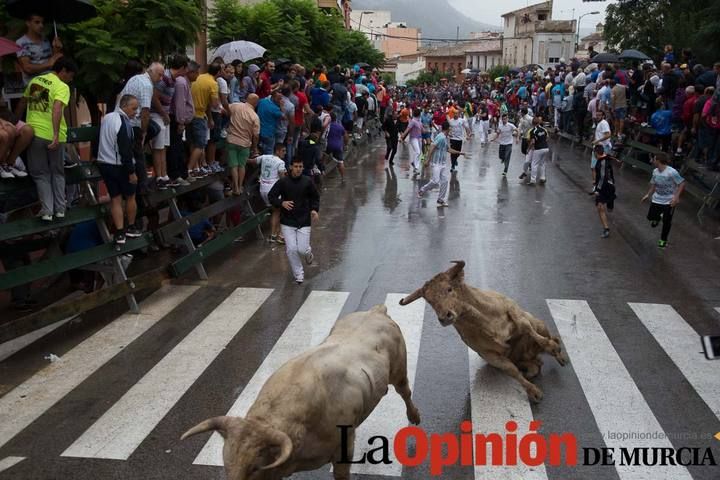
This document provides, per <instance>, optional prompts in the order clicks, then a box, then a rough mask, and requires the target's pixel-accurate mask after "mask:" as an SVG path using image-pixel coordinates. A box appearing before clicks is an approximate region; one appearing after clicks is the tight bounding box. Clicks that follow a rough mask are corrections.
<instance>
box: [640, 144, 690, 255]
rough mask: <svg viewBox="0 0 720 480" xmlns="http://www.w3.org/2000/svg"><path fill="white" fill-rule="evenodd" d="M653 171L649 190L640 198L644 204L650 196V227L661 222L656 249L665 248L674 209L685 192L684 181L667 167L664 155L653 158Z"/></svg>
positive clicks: (666, 159)
mask: <svg viewBox="0 0 720 480" xmlns="http://www.w3.org/2000/svg"><path fill="white" fill-rule="evenodd" d="M654 163H655V167H656V168H655V170H653V174H652V180H650V189H649V190H648V192H647V193H646V194H645V196H644V197H643V198H642V200H641V202H644V201H646V200H647V199H648V197H650V195H652V201H651V204H650V210H649V211H648V215H647V219H648V220H650V226H652V227H653V228H655V227H657V226H658V224H659V223H660V221H661V220H662V224H663V226H662V232H661V233H660V240H658V247H660V248H665V247H667V240H668V235H669V234H670V227H671V226H672V217H673V214H674V213H675V207H676V206H677V204H678V203H680V195H682V193H683V191H685V179H684V178H683V177H682V176H681V175H680V174H679V173H678V171H677V170H675V169H674V168H673V167H671V166H669V165H668V158H667V156H666V155H665V154H664V153H661V154H659V155H656V156H655V159H654Z"/></svg>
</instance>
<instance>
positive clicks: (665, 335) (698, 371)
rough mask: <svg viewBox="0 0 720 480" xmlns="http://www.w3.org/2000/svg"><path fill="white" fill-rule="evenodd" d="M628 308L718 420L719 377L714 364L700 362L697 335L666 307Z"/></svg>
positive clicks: (645, 306)
mask: <svg viewBox="0 0 720 480" xmlns="http://www.w3.org/2000/svg"><path fill="white" fill-rule="evenodd" d="M629 305H630V308H632V309H633V311H634V312H635V315H637V317H638V318H639V319H640V321H642V323H643V325H645V328H647V329H648V330H649V331H650V333H651V334H652V336H653V337H655V340H657V341H658V343H659V344H660V346H661V347H662V348H663V350H665V353H667V354H668V356H669V357H670V358H671V359H672V361H673V363H674V364H675V365H676V366H677V367H678V368H679V369H680V371H681V372H682V374H683V375H684V376H685V378H686V379H687V381H688V382H690V385H692V386H693V388H694V389H695V391H696V392H697V393H698V395H700V397H701V398H702V399H703V400H704V401H705V403H706V404H707V405H708V407H710V410H712V411H713V413H714V414H715V416H716V417H718V418H720V375H718V369H717V365H715V364H713V363H712V362H706V361H704V360H705V359H704V357H703V353H702V344H701V340H700V335H699V334H698V333H697V332H696V331H695V330H694V329H693V328H692V327H691V326H690V325H688V323H687V322H686V321H685V320H683V318H682V317H681V316H680V314H679V313H677V312H676V311H675V309H674V308H673V307H671V306H670V305H658V304H653V303H630V304H629Z"/></svg>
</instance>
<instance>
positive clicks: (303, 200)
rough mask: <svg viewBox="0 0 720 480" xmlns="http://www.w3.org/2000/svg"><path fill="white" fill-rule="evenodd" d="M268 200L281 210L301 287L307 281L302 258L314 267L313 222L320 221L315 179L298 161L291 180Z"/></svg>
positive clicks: (278, 186) (297, 159) (279, 184)
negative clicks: (305, 173)
mask: <svg viewBox="0 0 720 480" xmlns="http://www.w3.org/2000/svg"><path fill="white" fill-rule="evenodd" d="M268 200H269V201H270V203H271V204H272V205H273V206H274V207H276V208H281V210H280V229H281V230H282V234H283V237H284V238H285V251H286V253H287V257H288V261H289V262H290V267H291V268H292V271H293V276H294V277H295V282H296V283H297V284H298V285H301V284H302V283H303V281H304V280H305V271H304V270H303V265H302V260H301V256H302V257H304V258H305V262H306V263H307V264H308V265H311V264H312V263H313V259H314V256H313V253H312V248H311V247H310V232H311V225H312V222H313V221H315V222H316V223H317V222H318V221H320V215H319V214H318V211H319V210H320V194H319V193H318V191H317V189H316V188H315V184H314V183H313V181H312V179H311V178H310V177H308V176H306V175H303V162H302V159H301V158H300V157H295V158H294V159H293V161H292V164H291V170H290V176H289V177H283V178H281V179H280V180H278V181H277V182H276V183H275V185H273V187H272V189H270V193H268Z"/></svg>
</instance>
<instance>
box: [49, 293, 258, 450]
mask: <svg viewBox="0 0 720 480" xmlns="http://www.w3.org/2000/svg"><path fill="white" fill-rule="evenodd" d="M271 293H272V290H270V289H266V288H238V289H236V290H235V291H233V293H231V294H230V296H229V297H228V298H226V299H225V301H223V302H222V303H221V304H220V305H219V306H218V307H217V308H216V309H215V310H213V312H212V313H210V315H208V316H207V317H206V318H205V319H204V320H203V321H202V322H201V323H200V324H199V325H198V326H197V327H195V329H193V331H192V332H190V333H189V334H188V335H187V336H186V337H185V338H184V339H183V340H182V341H181V342H180V343H179V344H178V345H177V346H176V347H175V348H173V349H172V350H171V351H170V352H169V353H168V354H167V355H165V357H164V358H163V359H162V360H160V362H158V363H157V364H156V365H155V367H153V369H152V370H150V371H149V372H148V373H147V374H146V375H145V376H144V377H143V378H142V379H140V381H139V382H138V383H136V384H135V385H134V386H133V387H132V388H131V389H130V390H129V391H128V392H127V393H126V394H125V395H123V397H122V398H121V399H120V400H118V401H117V403H115V405H113V406H112V408H110V410H108V411H107V412H106V413H105V414H104V415H103V416H102V417H100V419H99V420H98V421H97V422H95V423H94V424H93V425H92V426H91V427H90V428H89V429H88V430H87V431H86V432H85V433H84V434H83V435H82V436H81V437H80V438H79V439H77V440H76V441H75V443H73V444H72V445H71V446H70V448H68V449H67V450H65V452H63V454H62V456H64V457H84V458H107V459H114V460H127V459H128V458H129V457H130V455H132V453H133V452H134V451H135V449H136V448H137V447H138V446H139V445H140V443H142V441H143V440H144V439H145V437H147V435H148V434H150V432H152V430H153V429H154V428H155V426H157V424H158V423H160V420H162V419H163V417H164V416H165V415H166V414H167V412H169V411H170V409H171V408H172V407H173V406H174V405H175V403H177V401H178V400H180V398H181V397H182V396H183V395H184V394H185V392H186V391H187V390H188V389H189V388H190V387H191V386H192V384H193V383H195V381H196V380H197V379H198V378H199V377H200V375H201V374H202V373H203V372H204V371H205V369H206V368H207V367H208V366H210V363H212V361H213V360H214V359H215V357H216V356H217V355H218V354H220V352H222V350H223V349H224V348H225V347H226V346H227V344H228V343H229V342H230V340H232V339H233V337H234V336H235V335H236V334H237V333H238V332H239V331H240V330H241V329H242V328H243V327H244V326H245V324H246V323H247V322H248V320H250V318H251V317H252V316H253V314H254V313H255V311H256V310H257V309H258V308H260V306H261V305H262V304H263V303H264V302H265V300H267V298H268V297H269V296H270V294H271Z"/></svg>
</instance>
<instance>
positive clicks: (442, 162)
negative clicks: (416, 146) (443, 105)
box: [418, 121, 467, 208]
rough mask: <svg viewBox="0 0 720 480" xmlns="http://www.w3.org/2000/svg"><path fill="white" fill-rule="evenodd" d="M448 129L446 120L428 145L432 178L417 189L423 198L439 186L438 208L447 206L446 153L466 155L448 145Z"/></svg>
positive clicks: (448, 124)
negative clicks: (426, 193) (440, 130)
mask: <svg viewBox="0 0 720 480" xmlns="http://www.w3.org/2000/svg"><path fill="white" fill-rule="evenodd" d="M449 131H450V123H448V122H447V121H445V122H443V124H442V132H440V133H439V134H438V135H437V136H436V137H435V139H434V140H433V143H432V144H431V145H430V150H428V157H429V158H430V167H432V179H431V180H430V181H429V182H428V183H426V184H425V185H423V187H422V188H421V189H420V190H418V198H423V196H424V195H425V192H427V191H428V190H430V189H432V188H435V187H437V186H439V187H440V193H439V194H438V199H437V205H438V208H444V207H447V206H449V205H448V203H447V200H446V199H447V192H448V182H449V176H448V168H447V154H448V152H450V153H451V154H452V155H462V156H463V157H466V156H467V155H465V154H464V153H463V152H460V151H458V150H455V149H453V148H451V147H450V145H449V142H448V132H449Z"/></svg>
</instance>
